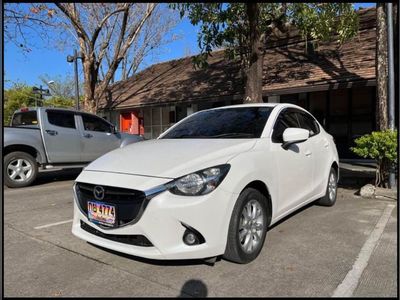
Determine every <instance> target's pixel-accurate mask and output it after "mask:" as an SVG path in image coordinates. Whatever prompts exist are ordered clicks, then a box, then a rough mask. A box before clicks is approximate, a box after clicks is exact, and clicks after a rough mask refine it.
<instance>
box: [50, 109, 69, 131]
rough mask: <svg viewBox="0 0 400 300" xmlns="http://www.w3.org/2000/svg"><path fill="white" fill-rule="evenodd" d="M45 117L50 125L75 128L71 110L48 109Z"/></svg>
mask: <svg viewBox="0 0 400 300" xmlns="http://www.w3.org/2000/svg"><path fill="white" fill-rule="evenodd" d="M47 119H48V120H49V123H50V124H52V125H56V126H60V127H66V128H74V129H75V128H76V127H75V118H74V113H72V112H66V111H56V110H48V111H47Z"/></svg>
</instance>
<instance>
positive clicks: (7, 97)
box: [3, 83, 38, 126]
mask: <svg viewBox="0 0 400 300" xmlns="http://www.w3.org/2000/svg"><path fill="white" fill-rule="evenodd" d="M37 101H38V97H37V95H35V94H34V93H33V91H32V87H28V86H27V85H25V84H20V83H16V84H14V85H13V86H12V87H11V88H10V89H8V90H5V91H4V118H3V125H4V126H9V125H10V121H11V117H12V115H13V113H14V111H16V110H17V109H20V108H22V107H28V106H35V104H36V103H37Z"/></svg>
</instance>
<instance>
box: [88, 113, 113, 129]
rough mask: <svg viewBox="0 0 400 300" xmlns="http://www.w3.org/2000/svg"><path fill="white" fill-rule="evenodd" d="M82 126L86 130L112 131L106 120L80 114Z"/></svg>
mask: <svg viewBox="0 0 400 300" xmlns="http://www.w3.org/2000/svg"><path fill="white" fill-rule="evenodd" d="M82 121H83V128H84V129H85V130H87V131H98V132H107V133H111V132H112V126H111V124H109V123H108V122H106V121H104V120H103V119H100V118H98V117H95V116H91V115H85V114H82Z"/></svg>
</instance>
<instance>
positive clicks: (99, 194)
mask: <svg viewBox="0 0 400 300" xmlns="http://www.w3.org/2000/svg"><path fill="white" fill-rule="evenodd" d="M93 195H94V197H95V198H96V199H97V200H103V199H104V188H103V187H102V186H100V185H96V186H95V187H94V190H93Z"/></svg>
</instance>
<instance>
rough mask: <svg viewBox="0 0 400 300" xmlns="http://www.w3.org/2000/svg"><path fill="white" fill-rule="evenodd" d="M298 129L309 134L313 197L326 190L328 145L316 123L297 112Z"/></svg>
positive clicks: (326, 138)
mask: <svg viewBox="0 0 400 300" xmlns="http://www.w3.org/2000/svg"><path fill="white" fill-rule="evenodd" d="M297 116H298V119H299V122H300V127H301V128H303V129H306V130H308V131H309V132H310V137H309V139H308V142H309V143H310V144H311V147H312V153H313V180H312V181H311V183H312V190H313V195H314V194H317V193H319V192H321V189H325V188H326V180H327V176H328V174H329V170H330V166H329V165H328V164H329V163H330V161H329V160H327V158H328V157H329V151H330V149H329V148H330V143H329V141H328V137H327V136H326V135H323V134H321V132H320V131H321V130H320V128H319V125H318V122H317V121H316V120H315V119H314V117H312V116H311V115H310V114H308V113H306V112H303V111H302V112H299V113H298V114H297Z"/></svg>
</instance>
